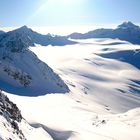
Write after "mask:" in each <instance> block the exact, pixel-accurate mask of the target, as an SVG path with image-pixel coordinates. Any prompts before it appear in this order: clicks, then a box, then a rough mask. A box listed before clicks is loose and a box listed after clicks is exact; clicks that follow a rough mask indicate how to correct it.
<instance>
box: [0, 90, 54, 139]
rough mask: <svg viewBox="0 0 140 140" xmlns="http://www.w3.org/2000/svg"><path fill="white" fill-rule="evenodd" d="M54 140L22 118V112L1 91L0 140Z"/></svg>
mask: <svg viewBox="0 0 140 140" xmlns="http://www.w3.org/2000/svg"><path fill="white" fill-rule="evenodd" d="M39 137H41V139H44V140H46V139H47V140H52V138H51V136H50V135H49V134H48V133H47V132H45V131H44V130H43V129H35V128H33V127H31V126H30V125H29V124H28V123H27V121H26V120H25V119H24V118H23V117H22V115H21V112H20V110H19V109H18V107H17V106H16V104H14V103H13V102H11V101H10V100H9V99H8V97H7V96H5V95H4V94H3V93H1V91H0V140H27V139H28V140H34V139H35V138H39Z"/></svg>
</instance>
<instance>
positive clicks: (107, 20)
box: [0, 0, 140, 27]
mask: <svg viewBox="0 0 140 140" xmlns="http://www.w3.org/2000/svg"><path fill="white" fill-rule="evenodd" d="M139 11H140V0H0V26H1V27H2V26H22V25H28V26H78V25H79V26H81V25H98V24H102V25H103V24H115V23H121V22H123V21H132V22H134V23H140V14H139Z"/></svg>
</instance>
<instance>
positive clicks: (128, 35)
mask: <svg viewBox="0 0 140 140" xmlns="http://www.w3.org/2000/svg"><path fill="white" fill-rule="evenodd" d="M68 37H70V38H72V39H88V38H113V39H115V38H119V39H121V40H126V41H129V42H131V43H133V44H140V27H139V26H136V25H134V24H133V23H131V22H124V23H122V24H121V25H119V26H118V27H117V28H116V29H104V28H102V29H96V30H93V31H89V32H87V33H85V34H81V33H73V34H71V35H69V36H68Z"/></svg>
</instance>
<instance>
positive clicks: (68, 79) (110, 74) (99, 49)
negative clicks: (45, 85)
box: [5, 39, 140, 140]
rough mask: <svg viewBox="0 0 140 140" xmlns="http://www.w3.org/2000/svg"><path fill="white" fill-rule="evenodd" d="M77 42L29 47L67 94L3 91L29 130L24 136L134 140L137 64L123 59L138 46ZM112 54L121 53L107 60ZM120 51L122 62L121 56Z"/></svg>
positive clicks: (139, 120)
mask: <svg viewBox="0 0 140 140" xmlns="http://www.w3.org/2000/svg"><path fill="white" fill-rule="evenodd" d="M78 42H79V44H76V45H67V46H63V47H62V46H61V47H60V46H59V47H57V46H55V47H54V46H47V47H45V46H40V45H37V44H36V47H30V50H31V51H33V52H34V53H35V54H36V55H37V56H38V58H39V59H40V60H42V61H43V62H45V63H46V64H48V65H49V66H50V67H51V68H52V69H53V70H54V72H55V73H57V74H58V75H59V76H60V77H61V78H62V79H63V80H64V82H65V83H66V84H67V85H68V87H69V89H70V92H69V93H66V94H60V93H59V94H47V95H43V96H38V97H23V96H17V95H12V94H9V93H5V94H6V95H7V96H8V97H9V98H10V99H11V100H12V101H13V102H15V103H16V104H17V106H18V107H19V109H20V110H21V112H22V115H23V116H24V118H25V119H26V120H27V121H28V123H29V124H30V125H31V126H32V127H34V128H33V129H34V131H32V133H33V135H32V133H31V137H29V136H27V138H28V139H29V140H31V139H36V140H38V139H41V140H42V139H43V137H44V139H45V138H46V140H47V139H54V140H140V133H139V130H140V92H139V91H140V85H139V81H140V71H139V69H138V68H139V63H129V62H130V61H125V60H129V59H130V58H133V57H134V56H135V55H136V54H139V50H140V46H139V45H132V44H130V43H128V42H125V41H120V40H118V39H87V40H78ZM118 52H122V53H121V55H120V56H119V58H116V57H112V58H113V59H112V58H111V57H109V56H110V55H111V54H112V53H113V54H115V53H116V54H117V53H118ZM123 52H125V53H127V55H125V56H127V57H128V58H126V57H125V59H124V58H123ZM132 52H133V53H132ZM113 56H114V55H113ZM135 59H136V60H137V61H139V60H140V59H139V57H136V58H135ZM130 60H131V59H130ZM38 84H39V83H38ZM36 130H37V131H40V133H36ZM25 131H26V130H25ZM25 134H26V133H25ZM28 134H29V133H27V135H28ZM29 135H30V134H29ZM32 137H34V138H32Z"/></svg>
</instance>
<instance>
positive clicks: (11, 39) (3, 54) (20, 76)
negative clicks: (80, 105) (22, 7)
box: [0, 27, 69, 96]
mask: <svg viewBox="0 0 140 140" xmlns="http://www.w3.org/2000/svg"><path fill="white" fill-rule="evenodd" d="M24 28H25V27H24ZM21 30H23V28H21V29H19V30H15V31H12V32H9V33H7V34H4V35H3V36H0V86H1V88H2V89H4V90H6V91H8V92H11V93H14V94H18V95H24V96H25V95H26V96H37V95H43V94H46V93H56V92H57V93H65V92H68V91H69V89H68V87H67V86H66V84H65V83H64V82H63V80H61V78H60V77H59V76H58V75H57V74H55V73H54V71H53V70H52V69H51V68H50V67H49V66H48V65H47V64H45V63H43V62H42V61H40V60H39V59H38V57H37V56H36V55H35V54H34V53H33V52H31V51H30V50H29V49H28V48H29V46H31V45H34V43H33V42H32V40H31V38H30V37H29V36H27V35H26V34H25V33H20V32H21ZM25 31H26V30H25Z"/></svg>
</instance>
